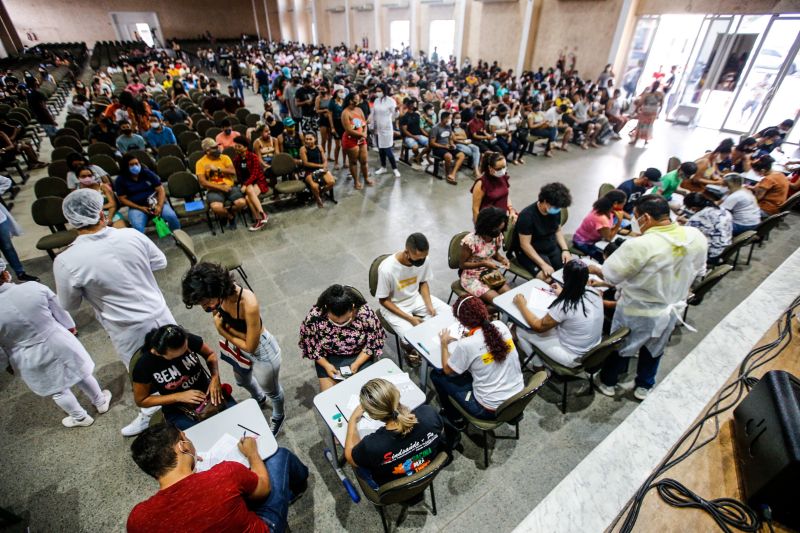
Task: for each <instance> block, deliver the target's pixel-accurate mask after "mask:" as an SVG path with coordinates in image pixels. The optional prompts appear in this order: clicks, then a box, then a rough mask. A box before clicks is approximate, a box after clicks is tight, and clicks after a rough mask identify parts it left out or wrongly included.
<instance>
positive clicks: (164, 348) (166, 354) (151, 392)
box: [131, 324, 236, 430]
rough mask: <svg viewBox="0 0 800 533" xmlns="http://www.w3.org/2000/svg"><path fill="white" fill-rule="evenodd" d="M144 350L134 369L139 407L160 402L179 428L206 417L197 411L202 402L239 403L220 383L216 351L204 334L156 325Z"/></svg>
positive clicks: (217, 404)
mask: <svg viewBox="0 0 800 533" xmlns="http://www.w3.org/2000/svg"><path fill="white" fill-rule="evenodd" d="M141 353H142V355H141V357H140V358H139V360H138V361H137V362H136V366H135V367H134V368H133V369H132V372H131V377H132V382H133V401H134V402H136V405H138V406H139V407H155V406H159V405H160V406H161V407H162V409H161V410H162V412H163V413H164V418H165V419H166V420H167V422H168V423H170V424H172V425H174V426H175V427H176V428H178V429H180V430H184V429H188V428H190V427H192V426H193V425H195V424H197V423H198V422H200V421H201V420H202V419H204V415H201V414H200V413H198V412H197V411H196V409H198V408H200V406H201V404H202V405H204V406H205V404H207V403H208V404H210V405H209V406H208V407H207V408H208V409H211V410H213V411H214V412H216V411H217V410H218V409H224V408H225V407H230V406H231V405H234V404H235V403H236V402H235V401H234V400H233V398H231V397H230V395H228V394H226V393H225V391H224V390H223V388H222V385H221V384H220V376H219V361H218V358H217V354H216V353H215V352H214V350H212V349H211V347H209V346H208V344H206V343H205V342H203V339H202V338H201V337H199V336H197V335H193V334H191V333H189V332H188V331H186V330H185V329H183V328H182V327H180V326H177V325H174V324H171V325H167V326H161V327H160V328H153V329H151V330H150V332H149V333H148V334H147V335H146V336H145V338H144V344H143V345H142V348H141ZM200 359H205V361H206V365H207V366H208V370H206V369H205V368H204V367H203V365H202V364H201V363H200Z"/></svg>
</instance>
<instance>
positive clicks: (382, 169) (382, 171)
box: [375, 167, 386, 176]
mask: <svg viewBox="0 0 800 533" xmlns="http://www.w3.org/2000/svg"><path fill="white" fill-rule="evenodd" d="M381 174H386V169H385V168H384V167H381V168H379V169H378V170H376V171H375V175H376V176H380V175H381Z"/></svg>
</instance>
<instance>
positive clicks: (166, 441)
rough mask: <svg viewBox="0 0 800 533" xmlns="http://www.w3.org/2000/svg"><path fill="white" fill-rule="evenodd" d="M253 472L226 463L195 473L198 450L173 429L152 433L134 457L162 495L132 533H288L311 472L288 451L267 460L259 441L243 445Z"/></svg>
mask: <svg viewBox="0 0 800 533" xmlns="http://www.w3.org/2000/svg"><path fill="white" fill-rule="evenodd" d="M239 451H240V452H241V454H242V455H243V456H244V458H245V459H246V460H247V463H248V464H249V465H250V468H247V467H246V466H244V465H243V464H241V463H238V462H236V461H222V462H221V463H219V464H216V465H214V466H212V467H211V468H210V469H208V470H205V471H204V472H195V468H196V466H197V463H198V457H197V450H196V449H195V447H194V444H192V441H190V440H189V438H188V437H187V436H186V434H185V433H184V432H183V431H181V430H179V429H178V428H176V427H174V426H172V425H170V424H157V425H155V426H153V427H151V428H147V429H146V430H145V431H144V432H143V433H142V434H141V435H139V436H138V437H137V438H136V440H135V441H133V444H131V456H132V457H133V462H135V463H136V464H137V465H138V466H139V468H141V469H142V471H143V472H144V473H145V474H147V475H149V476H151V477H153V478H155V479H156V480H157V481H158V486H159V490H158V492H156V493H155V494H154V495H153V496H151V497H150V498H148V499H146V500H145V501H143V502H141V503H138V504H137V505H136V506H135V507H134V508H133V509H132V510H131V513H130V515H128V523H127V530H128V533H193V532H196V531H247V532H253V533H256V532H259V533H283V532H284V531H286V530H287V528H288V524H287V516H288V514H289V505H290V504H291V503H292V502H293V501H295V500H296V499H297V498H298V497H300V495H302V494H303V492H304V491H305V490H306V488H307V487H308V468H307V467H306V466H305V465H304V464H303V463H302V462H301V461H300V459H298V458H297V456H296V455H294V454H293V453H292V452H290V451H289V450H287V449H286V448H278V451H277V452H276V453H275V454H274V455H272V456H270V457H269V458H268V459H266V460H263V459H261V457H260V456H259V454H258V444H257V442H256V439H255V438H253V437H246V438H243V439H242V440H241V441H239Z"/></svg>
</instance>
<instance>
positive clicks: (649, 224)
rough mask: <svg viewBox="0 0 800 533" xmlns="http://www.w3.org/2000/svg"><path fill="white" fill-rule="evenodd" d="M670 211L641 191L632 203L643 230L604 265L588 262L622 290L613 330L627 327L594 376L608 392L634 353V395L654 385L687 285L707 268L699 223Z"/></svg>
mask: <svg viewBox="0 0 800 533" xmlns="http://www.w3.org/2000/svg"><path fill="white" fill-rule="evenodd" d="M669 213H670V209H669V204H668V203H667V200H665V199H664V198H663V197H662V196H659V195H654V194H647V195H645V196H642V197H641V198H639V199H638V200H637V201H636V203H635V205H634V209H633V215H634V217H635V218H636V221H637V222H638V223H639V227H640V228H641V232H642V235H641V236H640V237H636V238H634V239H629V240H628V241H626V242H625V245H624V246H620V247H619V249H617V251H616V252H614V254H613V255H611V256H609V257H608V258H607V259H606V261H605V263H603V265H602V267H601V266H598V265H596V264H591V265H589V272H590V273H592V274H596V275H598V276H601V277H602V278H603V279H604V280H605V281H606V282H607V283H609V284H611V285H613V286H615V287H616V288H617V293H618V294H619V293H621V296H620V298H619V300H618V301H617V307H616V311H615V312H614V319H613V321H612V324H611V331H616V330H617V329H619V328H621V327H623V326H627V327H628V328H630V330H631V332H630V334H629V335H628V336H627V337H626V338H625V340H624V341H623V343H622V346H621V347H620V349H619V350H618V351H616V352H614V353H612V354H611V355H610V356H609V357H608V359H606V361H605V363H604V364H603V368H602V370H601V371H600V372H599V373H597V374H595V376H594V384H595V386H596V387H597V389H598V390H599V391H600V392H601V393H602V394H605V395H606V396H614V395H615V394H616V389H615V388H616V386H617V383H618V382H619V376H620V374H622V373H624V372H626V371H627V369H628V361H629V360H630V358H631V357H635V356H636V355H637V354H638V356H639V362H638V365H637V368H636V388H635V390H634V392H633V395H634V397H635V398H636V399H637V400H644V399H645V398H646V397H647V395H648V393H649V392H650V390H651V389H652V388H653V386H654V385H655V382H656V372H658V364H659V362H660V361H661V356H662V355H663V353H664V348H665V347H666V345H667V341H669V337H670V335H671V333H672V330H673V328H674V327H675V324H676V322H677V321H678V320H681V319H680V316H681V313H682V312H683V310H684V309H685V308H686V298H687V297H688V295H689V288H690V287H691V285H692V282H693V281H694V280H695V279H696V278H697V277H698V276H702V275H704V274H705V271H706V254H707V253H708V241H707V240H706V238H705V236H704V235H703V234H702V233H701V232H700V230H698V229H697V228H693V227H689V226H681V225H680V224H678V223H676V222H672V221H671V220H670V217H669ZM688 327H689V326H687V328H688ZM689 329H690V331H694V330H693V329H691V328H689Z"/></svg>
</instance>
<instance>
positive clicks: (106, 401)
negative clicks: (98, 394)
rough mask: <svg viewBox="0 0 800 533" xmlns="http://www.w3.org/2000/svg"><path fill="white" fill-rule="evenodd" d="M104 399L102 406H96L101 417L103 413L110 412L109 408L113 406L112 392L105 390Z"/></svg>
mask: <svg viewBox="0 0 800 533" xmlns="http://www.w3.org/2000/svg"><path fill="white" fill-rule="evenodd" d="M103 398H104V399H103V403H101V404H100V405H96V404H95V407H96V408H97V412H98V413H100V414H101V415H102V414H103V413H106V412H108V406H109V405H111V391H110V390H103Z"/></svg>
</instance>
